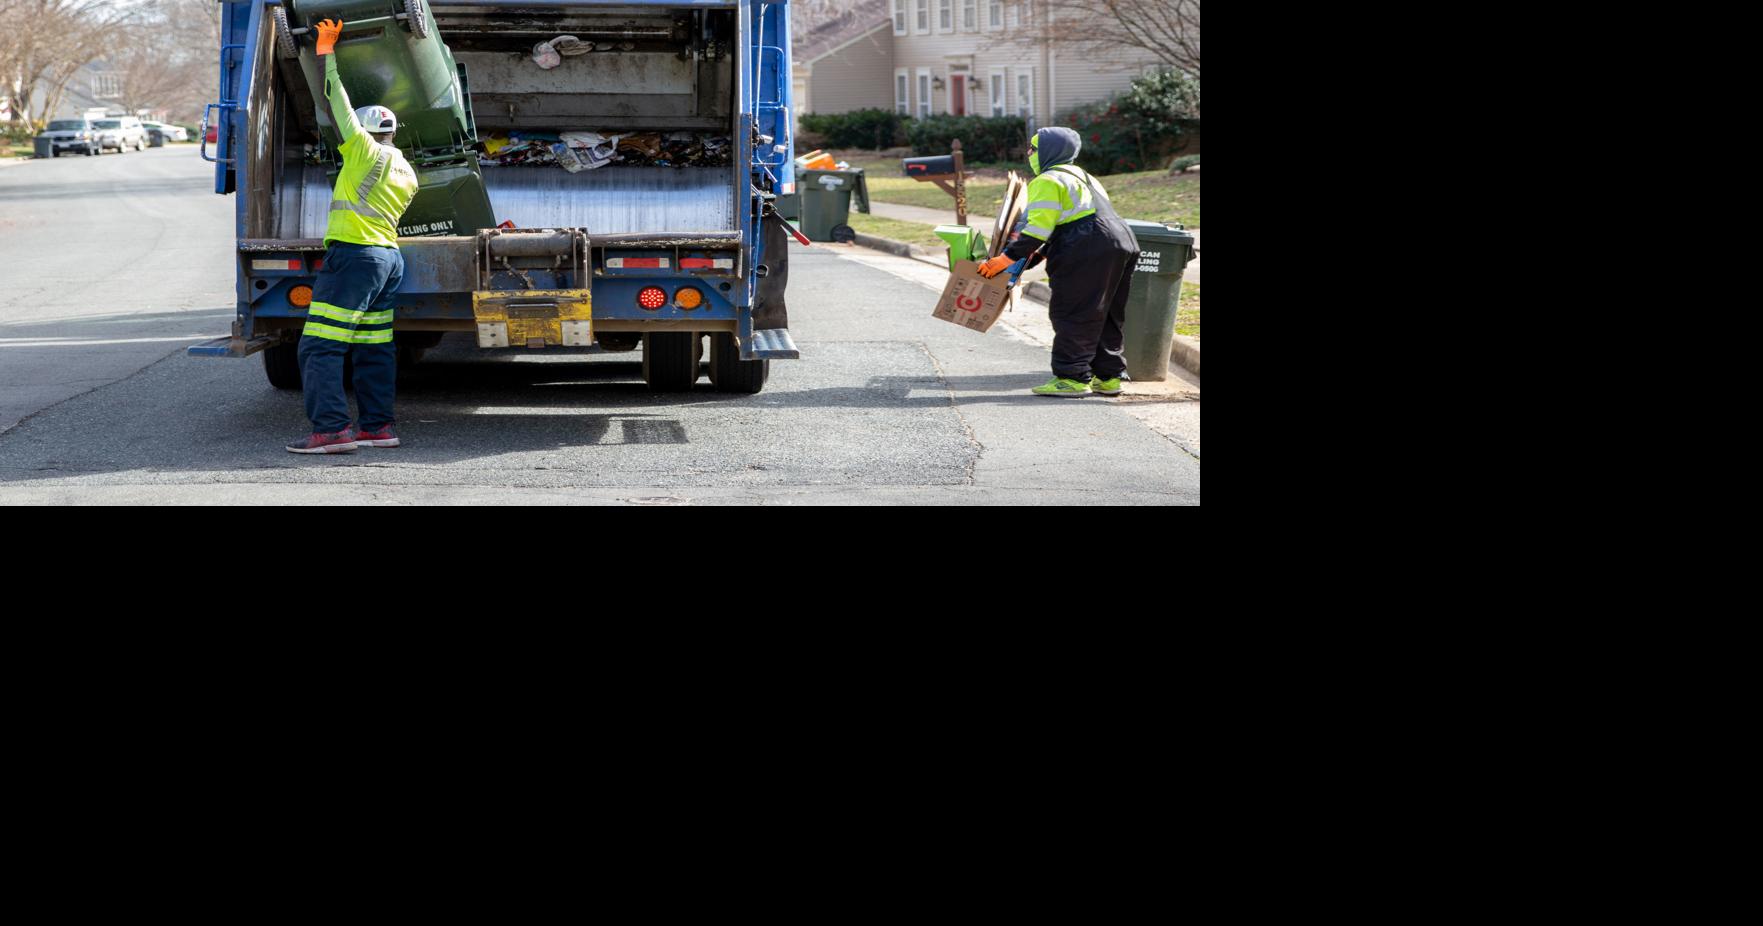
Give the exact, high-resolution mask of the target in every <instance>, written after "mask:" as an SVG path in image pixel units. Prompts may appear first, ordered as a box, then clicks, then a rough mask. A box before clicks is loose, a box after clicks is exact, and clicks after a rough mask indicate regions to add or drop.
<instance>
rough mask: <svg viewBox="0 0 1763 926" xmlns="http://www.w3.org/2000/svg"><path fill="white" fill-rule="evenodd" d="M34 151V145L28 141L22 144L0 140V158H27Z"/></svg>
mask: <svg viewBox="0 0 1763 926" xmlns="http://www.w3.org/2000/svg"><path fill="white" fill-rule="evenodd" d="M35 152H36V148H35V146H33V145H32V144H30V143H29V142H26V143H24V144H22V145H15V144H12V143H10V142H3V141H0V158H28V157H30V156H31V155H32V154H34V153H35Z"/></svg>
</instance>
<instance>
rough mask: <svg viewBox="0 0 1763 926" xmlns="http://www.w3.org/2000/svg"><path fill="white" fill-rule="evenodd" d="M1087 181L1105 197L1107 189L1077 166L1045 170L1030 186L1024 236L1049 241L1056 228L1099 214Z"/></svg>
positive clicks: (1069, 165)
mask: <svg viewBox="0 0 1763 926" xmlns="http://www.w3.org/2000/svg"><path fill="white" fill-rule="evenodd" d="M1085 180H1088V181H1089V182H1090V183H1093V184H1095V185H1096V189H1097V191H1099V192H1100V193H1101V194H1102V195H1103V196H1107V195H1108V191H1107V189H1105V188H1104V187H1103V186H1102V182H1101V181H1100V180H1097V179H1095V178H1094V177H1091V176H1090V175H1089V174H1088V173H1085V172H1084V169H1083V168H1081V167H1078V166H1077V165H1075V164H1060V165H1058V166H1056V167H1049V168H1047V169H1046V170H1045V171H1042V172H1041V173H1040V174H1039V175H1038V176H1036V177H1035V178H1034V179H1033V180H1031V181H1029V184H1028V209H1027V210H1026V214H1027V215H1028V225H1027V227H1025V228H1023V230H1022V233H1023V234H1024V235H1028V236H1030V237H1034V238H1039V239H1040V240H1042V241H1046V240H1047V239H1048V238H1051V237H1053V229H1055V228H1058V227H1059V226H1061V225H1068V224H1070V223H1072V222H1075V221H1077V220H1078V219H1081V218H1084V217H1086V216H1092V215H1095V214H1096V202H1095V200H1096V198H1095V197H1094V196H1092V195H1091V194H1090V188H1089V186H1087V185H1086V184H1085V182H1084V181H1085Z"/></svg>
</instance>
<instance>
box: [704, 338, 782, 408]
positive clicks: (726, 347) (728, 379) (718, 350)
mask: <svg viewBox="0 0 1763 926" xmlns="http://www.w3.org/2000/svg"><path fill="white" fill-rule="evenodd" d="M770 376H771V361H769V360H742V359H741V342H739V341H737V340H735V336H734V335H732V334H729V333H728V332H726V331H719V332H717V333H716V334H713V335H711V336H710V382H711V383H712V384H713V385H715V386H716V391H717V392H743V393H746V394H747V395H758V394H759V391H760V390H762V389H764V388H765V381H766V379H768V378H770Z"/></svg>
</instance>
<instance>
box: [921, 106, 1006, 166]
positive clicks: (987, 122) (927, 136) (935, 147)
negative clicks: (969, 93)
mask: <svg viewBox="0 0 1763 926" xmlns="http://www.w3.org/2000/svg"><path fill="white" fill-rule="evenodd" d="M906 138H907V140H908V141H909V142H910V143H911V145H912V153H913V154H914V155H916V156H918V157H928V156H930V155H934V154H948V153H949V146H950V144H951V143H953V142H954V141H955V139H957V138H959V139H961V151H962V153H963V154H964V155H966V159H967V160H968V161H970V162H973V161H992V162H997V161H1015V162H1021V161H1023V160H1025V159H1026V157H1027V156H1026V155H1025V154H1023V152H1024V151H1025V150H1027V149H1028V128H1027V126H1026V125H1025V124H1024V123H1023V121H1022V119H1020V118H1018V117H1016V116H995V117H994V116H931V117H930V118H928V119H917V120H914V121H912V122H908V123H907V124H906Z"/></svg>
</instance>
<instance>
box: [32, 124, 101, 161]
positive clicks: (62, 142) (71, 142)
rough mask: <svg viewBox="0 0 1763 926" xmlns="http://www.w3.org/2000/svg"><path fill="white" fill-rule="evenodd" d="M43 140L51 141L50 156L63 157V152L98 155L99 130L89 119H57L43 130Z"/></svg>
mask: <svg viewBox="0 0 1763 926" xmlns="http://www.w3.org/2000/svg"><path fill="white" fill-rule="evenodd" d="M41 137H42V138H47V139H49V156H50V157H52V158H58V157H61V155H62V152H70V151H78V152H79V153H81V154H86V155H92V154H97V153H98V151H99V148H98V129H97V127H96V126H94V125H92V123H91V121H90V120H87V119H56V120H55V121H53V122H51V123H49V127H48V128H47V129H44V130H43V134H42V136H41Z"/></svg>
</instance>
